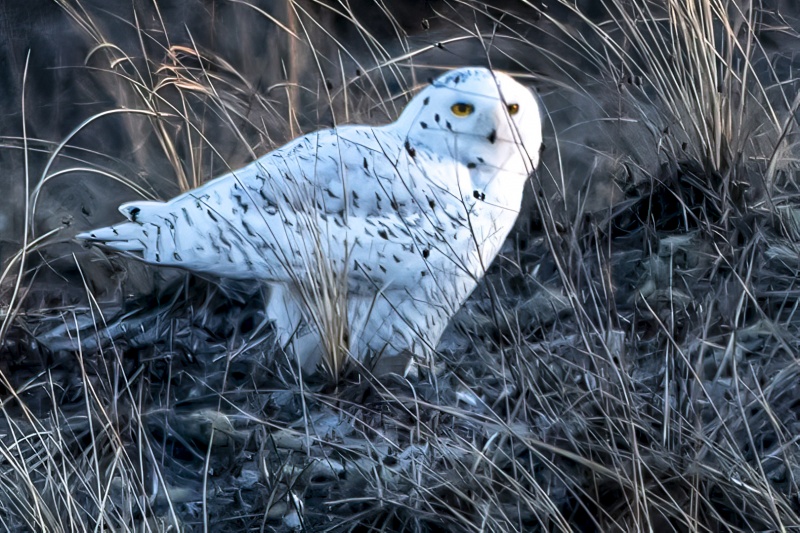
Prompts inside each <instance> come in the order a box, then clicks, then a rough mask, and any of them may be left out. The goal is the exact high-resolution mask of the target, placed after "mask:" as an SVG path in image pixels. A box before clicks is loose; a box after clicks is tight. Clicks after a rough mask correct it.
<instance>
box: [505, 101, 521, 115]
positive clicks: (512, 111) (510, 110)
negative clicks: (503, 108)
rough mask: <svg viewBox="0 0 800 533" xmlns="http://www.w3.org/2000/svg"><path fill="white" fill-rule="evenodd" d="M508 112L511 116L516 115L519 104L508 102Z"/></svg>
mask: <svg viewBox="0 0 800 533" xmlns="http://www.w3.org/2000/svg"><path fill="white" fill-rule="evenodd" d="M507 108H508V114H509V115H511V116H514V115H516V114H517V113H519V104H508V106H507Z"/></svg>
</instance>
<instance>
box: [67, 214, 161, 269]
mask: <svg viewBox="0 0 800 533" xmlns="http://www.w3.org/2000/svg"><path fill="white" fill-rule="evenodd" d="M166 205H167V204H165V203H163V202H131V203H127V204H123V205H121V206H120V208H119V210H120V212H121V213H122V214H123V215H125V218H127V219H128V220H129V221H130V222H125V223H122V224H115V225H114V226H109V227H107V228H101V229H96V230H92V231H87V232H84V233H79V234H78V235H76V236H75V238H76V239H78V240H81V241H86V242H89V243H96V244H100V245H101V246H104V247H106V248H110V249H112V250H116V251H119V252H123V253H124V254H125V255H129V256H132V257H135V258H137V259H140V260H142V261H145V262H147V263H157V264H170V263H172V262H173V261H172V256H173V254H174V253H175V244H174V239H172V238H170V237H169V236H170V233H171V232H170V231H169V225H170V222H169V221H168V220H167V219H166V218H165V217H164V214H163V213H164V208H165V207H166Z"/></svg>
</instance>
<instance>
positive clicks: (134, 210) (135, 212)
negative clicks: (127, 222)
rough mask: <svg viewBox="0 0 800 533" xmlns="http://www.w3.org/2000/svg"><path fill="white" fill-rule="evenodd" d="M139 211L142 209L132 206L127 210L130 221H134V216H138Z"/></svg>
mask: <svg viewBox="0 0 800 533" xmlns="http://www.w3.org/2000/svg"><path fill="white" fill-rule="evenodd" d="M141 211H142V210H141V209H139V208H138V207H132V208H131V210H130V211H128V214H129V215H130V216H131V222H136V217H137V216H139V213H140V212H141Z"/></svg>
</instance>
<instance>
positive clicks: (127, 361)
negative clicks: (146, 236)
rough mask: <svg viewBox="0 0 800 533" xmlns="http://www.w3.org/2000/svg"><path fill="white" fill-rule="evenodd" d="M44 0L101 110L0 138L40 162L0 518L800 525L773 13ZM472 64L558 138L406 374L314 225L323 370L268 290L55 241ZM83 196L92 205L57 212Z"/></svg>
mask: <svg viewBox="0 0 800 533" xmlns="http://www.w3.org/2000/svg"><path fill="white" fill-rule="evenodd" d="M61 4H62V8H63V13H62V14H63V16H64V17H65V23H66V18H67V17H69V19H70V20H71V21H72V22H71V23H72V24H75V25H76V26H77V27H78V28H80V31H81V33H82V35H83V36H84V38H85V41H84V43H83V44H84V46H85V47H86V50H87V54H86V67H83V68H80V69H77V72H79V73H80V74H79V76H81V77H85V78H87V79H92V80H94V82H93V83H95V84H96V85H95V86H93V89H92V90H93V91H95V92H94V93H92V94H95V95H97V94H102V95H104V98H106V100H107V101H111V102H113V103H114V105H111V106H109V107H108V108H106V109H102V110H99V111H97V110H92V111H91V112H88V113H87V114H86V115H85V116H83V117H82V118H81V119H80V120H79V121H78V122H76V124H77V126H75V125H74V124H73V125H70V127H69V129H68V130H67V134H66V135H64V136H63V137H62V138H54V139H38V138H29V135H28V134H27V132H25V131H23V135H22V138H21V141H20V140H19V139H12V138H5V139H4V142H2V143H0V152H2V153H4V154H5V153H14V154H16V153H19V152H20V150H21V152H22V153H24V154H25V156H26V158H27V157H30V158H31V160H30V161H28V160H27V159H26V160H25V162H24V165H22V167H21V168H20V172H19V176H15V179H17V178H18V179H19V180H21V181H23V182H24V183H25V184H26V185H25V187H26V189H25V194H24V200H25V202H26V203H25V204H24V205H23V204H22V202H20V206H19V215H20V217H24V223H23V227H24V228H25V232H24V236H22V237H21V238H17V240H18V241H19V245H20V246H19V248H18V250H19V251H18V253H16V254H14V255H13V256H12V257H9V258H6V260H5V263H4V265H3V269H4V270H3V273H2V278H0V318H2V329H0V346H2V351H3V352H4V354H3V357H2V358H0V359H1V360H0V388H2V403H1V404H0V524H2V526H3V527H5V528H6V529H9V530H14V529H26V530H31V531H100V530H114V531H183V530H186V531H194V530H197V531H203V530H205V531H233V530H236V531H243V530H247V531H264V530H272V529H278V530H294V529H304V530H311V531H317V530H325V531H327V530H336V531H340V530H342V531H344V530H359V531H361V530H368V529H375V530H384V531H395V530H397V531H401V530H415V531H433V530H437V531H438V530H442V529H446V530H455V531H514V530H517V531H522V530H525V531H527V530H546V531H575V530H582V531H646V530H651V531H670V530H674V531H755V530H761V531H766V530H769V531H773V530H775V531H790V530H794V529H796V528H797V527H799V526H800V516H798V515H799V514H800V506H799V505H798V502H797V494H798V481H797V474H798V472H800V447H799V446H798V442H797V435H798V434H799V433H800V413H798V408H797V406H798V399H800V388H799V386H798V383H800V381H798V378H800V365H798V362H799V361H798V358H797V353H798V347H799V346H800V328H799V327H798V326H800V319H798V317H797V308H798V305H800V299H798V295H800V292H798V289H797V287H796V282H795V279H796V273H797V270H798V268H800V259H798V257H800V255H798V247H797V243H798V241H800V211H799V210H798V208H797V199H798V190H797V186H796V184H795V183H796V176H795V174H796V169H797V168H798V165H797V150H796V137H797V133H796V131H795V130H796V124H795V122H794V115H795V112H796V108H797V105H798V102H800V100H798V99H797V97H796V96H795V93H796V89H797V86H798V83H797V81H796V80H795V79H794V78H793V77H792V75H793V72H794V61H795V59H794V57H793V56H792V50H793V49H792V43H793V44H794V45H796V44H797V39H796V37H797V34H796V30H797V29H798V28H800V24H798V23H797V22H798V21H797V20H795V19H792V18H789V15H788V14H787V10H786V9H783V10H780V9H777V8H774V9H773V8H771V7H770V6H766V5H763V4H754V3H750V2H733V1H723V0H707V1H704V2H688V3H686V2H678V1H677V0H664V1H661V2H655V1H648V0H630V1H623V0H609V1H607V2H604V3H597V4H595V6H594V7H593V8H591V10H589V9H588V8H587V10H585V11H582V10H581V9H579V8H578V7H576V4H575V3H574V2H568V1H564V2H557V3H554V4H553V5H550V6H549V8H548V9H544V8H539V7H535V6H537V5H539V4H538V3H512V2H509V3H505V2H494V3H491V5H487V3H483V2H476V1H460V2H452V3H445V2H434V3H433V4H432V7H430V8H424V10H423V8H422V7H420V8H419V9H420V13H419V16H417V14H414V13H412V14H409V13H408V12H407V9H403V10H400V9H394V8H392V7H391V5H390V4H384V3H381V2H371V1H366V2H359V3H358V5H356V3H350V4H348V3H334V2H327V3H325V2H321V1H307V2H287V3H285V4H280V5H279V6H278V7H275V6H277V5H278V4H270V9H272V10H271V11H270V10H269V9H267V8H265V7H263V6H258V5H254V4H250V3H246V2H233V3H230V4H226V5H225V6H223V7H219V8H218V9H219V11H217V10H213V11H209V12H205V13H203V14H202V15H203V16H202V17H201V16H198V17H197V19H195V18H192V17H189V19H187V21H186V26H185V27H184V26H183V23H182V22H181V23H180V24H179V23H176V22H175V21H174V20H172V19H170V18H169V17H170V16H173V15H174V13H172V12H171V11H170V9H171V7H172V6H166V5H160V4H159V3H156V4H153V5H152V6H148V7H146V8H145V7H142V8H141V9H140V10H136V11H125V12H124V13H113V12H108V11H102V10H98V9H93V8H91V7H90V6H85V5H83V4H80V3H76V2H63V3H61ZM534 4H535V5H534ZM193 5H194V4H193ZM198 6H200V4H197V5H196V6H195V7H198ZM387 6H389V7H387ZM206 7H207V6H206ZM198 9H199V7H198ZM209 9H210V8H209ZM123 14H124V15H125V16H123ZM312 14H313V15H315V16H313V17H312ZM320 18H321V19H322V21H323V22H321V23H320V22H315V20H320ZM423 18H424V19H425V22H424V23H421V25H420V22H421V20H422V19H423ZM334 22H335V23H334ZM231 27H236V28H237V31H236V32H231V31H230V28H231ZM215 29H216V30H217V31H213V30H215ZM264 36H267V39H265V38H264ZM256 37H257V38H256ZM265 40H266V41H268V42H269V44H270V46H269V47H268V48H269V49H268V50H267V51H264V45H263V43H264V41H265ZM487 62H490V63H491V64H493V65H495V66H496V67H498V68H504V69H508V70H511V71H514V72H517V73H518V74H519V75H520V79H525V78H526V77H527V78H529V79H531V81H532V83H533V84H534V85H535V86H536V87H537V88H538V89H539V90H540V94H541V97H542V100H543V102H544V103H545V105H546V107H547V109H548V111H549V115H548V117H547V120H548V126H549V128H550V133H549V135H548V138H547V140H546V144H547V150H546V151H545V155H544V159H543V165H542V167H541V168H540V170H539V172H538V173H537V174H536V175H535V176H534V179H533V180H532V187H531V191H530V192H531V193H530V195H529V198H528V201H529V203H528V207H529V212H528V213H526V214H525V215H524V216H523V217H522V218H523V219H524V220H522V221H521V223H520V228H519V230H518V231H517V232H516V233H515V238H514V246H513V247H512V248H511V249H512V251H510V252H509V253H506V254H504V256H503V257H502V258H500V259H498V261H497V262H496V263H495V265H494V266H493V267H492V269H491V270H490V272H489V274H488V275H487V278H486V282H485V283H484V284H483V286H482V287H481V288H480V289H479V291H477V293H476V294H475V295H474V297H473V298H472V299H471V300H470V301H469V303H468V304H467V305H466V306H465V309H464V310H462V312H461V313H460V314H459V315H458V316H457V317H456V319H455V320H454V323H453V325H452V328H451V330H450V331H449V332H448V334H447V335H446V337H445V339H444V341H443V342H442V345H441V346H440V348H439V352H440V353H439V357H438V361H437V364H436V365H434V366H432V367H431V368H422V369H419V374H418V375H416V376H410V377H408V378H401V377H399V376H388V377H385V378H381V379H376V378H374V376H372V375H370V374H369V372H367V371H365V369H359V368H353V367H350V366H348V365H347V364H346V360H347V351H348V346H347V338H346V337H347V336H346V334H345V332H346V331H347V323H346V320H342V319H341V317H342V316H346V313H343V310H344V309H345V308H346V305H345V302H346V286H344V284H343V282H342V279H343V276H342V273H341V272H337V271H336V269H335V268H334V267H333V266H331V265H329V264H328V263H327V262H326V261H325V260H324V257H321V256H320V250H322V249H324V246H323V245H322V242H319V243H316V245H314V243H312V246H311V247H310V248H309V249H308V260H309V272H315V273H319V275H318V276H310V277H309V279H308V280H305V282H304V284H303V287H304V288H305V289H306V290H305V292H304V295H303V296H304V299H305V300H306V302H307V304H308V310H309V314H310V316H311V317H312V321H313V322H314V325H315V327H316V328H317V329H318V330H319V331H322V332H324V334H323V335H322V344H323V346H324V351H325V354H324V357H323V360H324V365H325V371H324V372H323V373H321V376H319V377H317V378H309V379H306V380H303V379H302V378H301V374H300V372H299V371H298V369H297V368H296V366H294V365H293V364H292V363H291V362H286V361H285V360H284V359H285V358H284V354H282V353H280V352H279V351H277V352H276V351H274V350H271V349H269V346H270V344H269V339H270V335H271V332H270V328H269V325H268V324H266V323H265V322H264V316H263V308H264V297H263V295H262V294H261V291H260V290H259V288H258V287H250V286H236V287H232V286H229V285H227V284H217V283H213V282H207V281H204V280H201V279H198V278H195V277H189V276H186V275H184V274H180V273H176V272H164V271H159V270H157V269H150V268H147V267H143V266H141V265H137V264H134V263H130V262H127V261H123V260H120V259H118V258H110V259H105V258H102V259H101V258H100V256H98V255H97V254H95V253H94V252H90V251H86V250H81V249H80V248H79V247H78V246H76V245H74V244H73V243H71V242H70V239H69V237H70V236H71V235H72V234H74V232H75V229H73V227H72V226H80V227H81V229H82V228H83V227H89V226H90V225H93V226H99V225H101V224H102V223H105V222H109V221H110V220H112V219H110V218H105V219H102V217H108V216H109V213H111V210H112V209H113V207H114V206H115V205H117V204H118V203H120V202H121V201H122V200H127V199H130V198H131V197H137V196H138V197H168V196H171V195H174V194H176V193H177V192H178V191H181V190H186V189H188V188H191V187H194V186H196V185H197V184H199V183H202V181H203V180H205V179H206V178H207V177H209V176H211V175H216V174H220V173H222V172H224V171H226V170H227V169H229V168H236V167H237V166H239V165H240V164H242V163H243V162H245V161H247V160H248V159H250V158H252V157H253V155H261V154H263V153H265V152H266V151H267V150H268V149H270V148H271V147H274V146H276V145H279V144H281V143H283V142H284V141H286V140H288V139H290V138H292V137H294V136H296V135H298V134H299V133H301V132H303V131H307V130H310V129H315V128H316V127H319V126H320V125H327V124H329V123H339V122H348V121H352V122H381V121H383V120H385V119H386V118H387V117H394V116H396V114H397V113H398V111H399V109H400V108H401V107H402V104H403V102H404V101H405V99H406V98H407V97H408V90H409V88H410V87H413V86H414V85H415V84H417V83H418V82H420V81H421V80H424V79H425V77H427V74H428V73H429V72H435V71H436V70H437V69H438V68H439V67H443V66H444V65H446V64H468V63H481V64H485V63H487ZM421 65H427V66H425V67H423V66H421ZM30 77H31V72H30V71H29V72H28V74H27V76H22V77H21V80H22V79H24V80H25V85H26V87H27V90H26V92H25V94H26V95H28V96H26V100H25V101H24V102H20V103H19V104H18V105H20V106H21V108H22V109H23V111H24V112H26V113H29V112H30V110H31V107H32V106H36V105H37V102H36V101H35V99H34V101H32V100H31V97H30V96H29V95H30V94H31V91H33V90H34V89H32V88H30V87H31V80H30ZM34 87H35V84H34ZM25 118H27V119H28V120H27V122H30V121H31V119H30V118H29V117H28V115H26V116H25V117H23V122H25V123H26V124H27V122H26V121H25ZM33 125H34V126H35V125H36V124H33ZM112 132H113V134H114V135H116V136H117V137H115V139H114V141H115V142H116V143H118V144H120V146H116V149H117V150H118V151H117V152H115V153H109V150H108V148H109V145H108V144H106V143H105V140H106V139H105V138H106V137H108V136H110V135H112ZM112 144H113V143H112ZM28 176H38V178H31V179H26V178H27V177H28ZM79 182H83V183H79ZM28 183H30V184H35V185H34V186H32V187H30V188H29V189H28V188H27V187H28V185H27V184H28ZM80 187H84V188H80ZM71 190H77V191H79V192H78V193H77V195H78V196H80V195H81V194H86V195H94V196H92V197H91V201H92V202H96V203H97V204H109V205H110V208H109V209H108V210H106V211H102V210H100V211H97V212H94V211H92V212H91V213H88V214H87V213H84V214H81V212H80V208H76V209H75V213H74V218H73V219H72V222H70V223H68V224H62V223H61V221H60V219H59V218H58V217H56V216H55V215H52V213H58V212H59V211H58V209H57V206H58V205H60V204H59V203H58V201H59V200H62V201H64V202H66V200H67V199H68V198H71V196H70V191H71ZM81 191H82V192H81ZM29 193H30V194H29ZM121 194H127V195H129V196H126V197H125V198H118V196H119V195H121ZM131 195H133V196H131ZM28 198H30V200H29V203H27V202H28ZM20 200H23V199H22V198H21V199H20ZM88 205H89V204H88V202H87V206H88ZM54 206H55V207H54ZM89 207H90V208H91V209H94V205H93V204H92V205H91V206H89ZM91 209H88V210H91ZM99 219H102V220H100V221H98V220H99ZM323 236H324V231H321V232H320V239H322V238H324V237H323ZM15 238H16V237H15ZM795 393H797V394H795Z"/></svg>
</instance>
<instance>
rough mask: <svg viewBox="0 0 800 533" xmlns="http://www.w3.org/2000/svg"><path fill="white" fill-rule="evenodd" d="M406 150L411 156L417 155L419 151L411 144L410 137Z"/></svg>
mask: <svg viewBox="0 0 800 533" xmlns="http://www.w3.org/2000/svg"><path fill="white" fill-rule="evenodd" d="M406 152H408V155H410V156H411V157H417V151H416V150H414V147H413V146H411V143H409V142H408V139H406Z"/></svg>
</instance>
